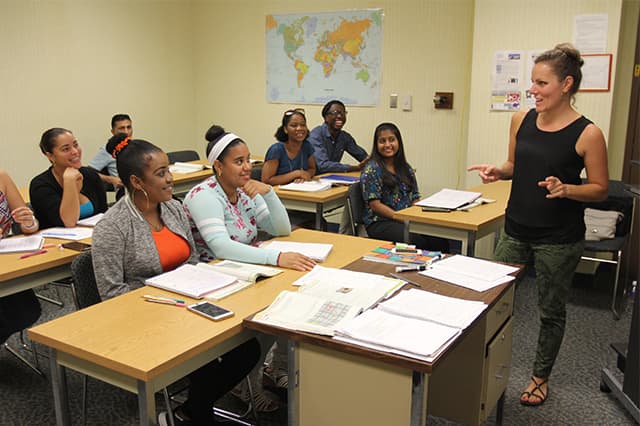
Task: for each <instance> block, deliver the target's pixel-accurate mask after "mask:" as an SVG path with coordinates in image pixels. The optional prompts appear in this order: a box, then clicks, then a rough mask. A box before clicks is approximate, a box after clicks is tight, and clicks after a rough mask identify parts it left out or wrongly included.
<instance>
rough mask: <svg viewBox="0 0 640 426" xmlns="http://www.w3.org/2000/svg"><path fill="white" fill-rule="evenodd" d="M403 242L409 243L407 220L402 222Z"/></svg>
mask: <svg viewBox="0 0 640 426" xmlns="http://www.w3.org/2000/svg"><path fill="white" fill-rule="evenodd" d="M404 242H405V243H408V242H409V221H408V220H405V221H404Z"/></svg>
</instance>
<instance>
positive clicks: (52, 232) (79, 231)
mask: <svg viewBox="0 0 640 426" xmlns="http://www.w3.org/2000/svg"><path fill="white" fill-rule="evenodd" d="M40 235H41V236H43V237H45V238H59V239H61V240H73V241H79V240H84V239H85V238H89V237H91V236H92V235H93V228H83V227H75V228H62V227H57V228H47V229H45V230H43V231H42V232H40Z"/></svg>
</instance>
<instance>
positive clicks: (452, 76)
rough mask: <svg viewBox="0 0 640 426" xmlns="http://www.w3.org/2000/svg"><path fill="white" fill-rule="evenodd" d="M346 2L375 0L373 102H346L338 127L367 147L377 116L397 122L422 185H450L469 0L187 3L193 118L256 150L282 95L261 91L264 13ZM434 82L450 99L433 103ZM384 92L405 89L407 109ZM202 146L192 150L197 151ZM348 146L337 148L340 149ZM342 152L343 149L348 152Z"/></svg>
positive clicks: (312, 111) (276, 117) (457, 145)
mask: <svg viewBox="0 0 640 426" xmlns="http://www.w3.org/2000/svg"><path fill="white" fill-rule="evenodd" d="M346 8H382V9H383V10H384V18H383V47H382V49H383V51H382V56H383V69H382V87H381V95H380V98H381V104H380V105H379V106H378V107H374V108H371V107H366V108H365V107H360V108H357V107H348V111H349V116H348V122H347V125H346V127H345V129H346V130H347V131H349V132H350V133H351V134H352V135H353V136H354V137H355V138H356V140H357V141H358V142H359V144H361V145H362V146H363V147H364V148H365V149H367V151H369V150H370V149H371V145H372V143H373V130H374V128H375V126H376V125H378V124H379V123H381V122H383V121H392V122H395V123H396V124H398V126H399V127H400V130H401V132H402V136H403V139H404V141H405V149H406V152H407V155H408V158H409V161H410V162H411V164H412V165H413V166H414V167H417V169H418V180H419V184H420V187H421V190H422V192H423V193H426V192H429V191H433V190H435V189H438V188H441V187H443V186H454V187H455V186H457V184H458V178H459V176H458V170H460V168H461V165H462V166H463V165H464V161H463V159H462V156H463V155H464V154H465V151H466V148H465V146H464V144H465V140H466V137H465V132H466V121H467V117H466V108H465V105H467V103H468V102H467V96H466V93H467V92H468V84H469V82H468V81H469V72H468V70H469V66H470V53H471V41H472V40H471V35H472V23H473V14H472V12H473V2H472V1H470V0H429V1H424V0H411V1H402V2H400V1H396V0H386V1H361V0H354V1H351V2H349V3H348V4H346V3H345V2H344V1H335V0H326V1H316V0H309V1H304V2H301V1H276V0H265V1H259V2H258V1H246V0H245V1H242V0H240V1H239V0H210V1H199V2H197V3H196V7H195V16H196V21H195V25H194V28H195V32H196V35H195V40H196V44H195V47H194V51H195V52H196V63H195V70H196V78H195V87H196V88H197V93H196V127H197V129H198V132H199V135H200V136H199V138H200V140H201V141H202V142H201V144H202V146H201V148H200V149H199V151H200V152H203V151H204V144H205V142H204V138H203V137H202V136H201V135H204V132H205V130H206V129H207V128H208V127H209V126H210V125H211V124H212V123H217V124H221V125H223V126H224V127H225V128H226V129H227V130H229V131H233V132H234V133H237V134H238V135H240V136H241V137H243V138H244V139H245V140H246V141H247V142H248V144H249V147H250V149H251V151H252V152H253V153H255V154H258V155H264V153H265V152H266V149H267V148H268V147H269V145H271V144H272V143H273V142H274V141H275V140H274V138H273V134H274V133H275V130H276V128H277V127H278V125H279V124H280V121H281V118H282V113H283V112H284V111H285V110H287V109H289V108H290V107H291V106H299V105H289V104H286V105H284V104H267V103H266V100H265V99H266V97H265V71H264V70H265V36H264V32H265V16H266V15H267V14H281V13H301V12H313V11H318V12H323V11H336V10H344V9H346ZM435 91H451V92H454V93H455V105H454V109H453V110H450V111H443V110H439V111H436V110H435V109H434V108H433V102H432V98H433V94H434V92H435ZM391 93H398V94H401V95H403V94H411V95H412V96H413V110H412V111H410V112H405V111H402V110H400V109H394V110H392V109H390V108H389V107H388V105H389V95H390V94H391ZM304 108H305V109H306V111H307V120H308V125H309V126H310V127H314V126H316V125H319V124H321V123H322V117H321V114H320V109H321V106H307V105H305V106H304ZM201 155H202V154H201ZM347 157H348V155H345V159H346V158H347ZM349 158H350V157H349Z"/></svg>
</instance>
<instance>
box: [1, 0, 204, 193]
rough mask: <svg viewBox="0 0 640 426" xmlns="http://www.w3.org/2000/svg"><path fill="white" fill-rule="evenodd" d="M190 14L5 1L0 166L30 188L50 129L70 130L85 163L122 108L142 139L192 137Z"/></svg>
mask: <svg viewBox="0 0 640 426" xmlns="http://www.w3.org/2000/svg"><path fill="white" fill-rule="evenodd" d="M191 17H192V15H191V7H190V3H189V2H184V1H183V2H175V1H174V2H167V1H165V2H159V1H141V0H133V1H108V0H91V1H79V0H78V1H67V2H61V1H37V2H34V1H27V0H24V1H23V0H10V1H9V0H0V52H2V57H3V59H2V65H0V82H1V83H0V100H1V102H2V106H1V108H2V113H1V114H0V128H2V129H3V132H2V135H1V136H0V146H1V147H2V153H3V155H2V159H1V160H0V167H1V168H4V169H7V170H8V171H9V173H10V174H11V175H12V176H13V178H14V180H15V181H16V183H17V184H18V185H19V186H26V185H28V183H29V180H30V179H31V178H32V177H33V176H35V175H36V174H37V173H39V172H41V171H42V170H44V169H45V168H46V167H47V166H48V162H47V160H46V158H45V157H44V156H43V155H42V154H41V153H40V151H39V149H38V146H37V145H38V142H39V141H40V136H41V134H42V132H43V131H44V130H46V129H47V128H49V127H65V128H68V129H70V130H72V131H73V132H74V133H75V135H76V137H77V138H78V140H79V142H80V144H81V146H82V147H83V150H84V151H83V162H84V163H87V162H88V161H89V160H90V159H91V158H92V157H93V155H94V154H95V152H96V150H97V148H98V146H99V145H101V144H104V143H105V142H106V140H107V138H108V136H110V133H109V128H110V120H111V116H112V115H113V114H114V113H117V112H128V113H130V114H131V115H132V118H133V120H134V130H135V134H136V135H137V136H139V137H144V138H148V139H149V140H151V141H153V142H155V143H157V144H159V145H161V146H163V147H171V146H177V147H181V146H183V145H184V144H193V135H194V133H193V127H194V103H193V93H194V85H193V66H192V65H193V50H192V44H193V43H192V37H193V32H192V31H191Z"/></svg>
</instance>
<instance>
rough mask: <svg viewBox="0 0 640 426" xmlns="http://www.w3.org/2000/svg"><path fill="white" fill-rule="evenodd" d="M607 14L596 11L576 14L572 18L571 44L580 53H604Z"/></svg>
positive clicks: (605, 49)
mask: <svg viewBox="0 0 640 426" xmlns="http://www.w3.org/2000/svg"><path fill="white" fill-rule="evenodd" d="M608 30H609V15H607V14H606V13H598V14H591V15H576V16H575V17H574V19H573V45H574V46H575V47H576V49H578V50H579V51H580V53H582V54H584V53H604V52H606V51H607V31H608Z"/></svg>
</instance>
